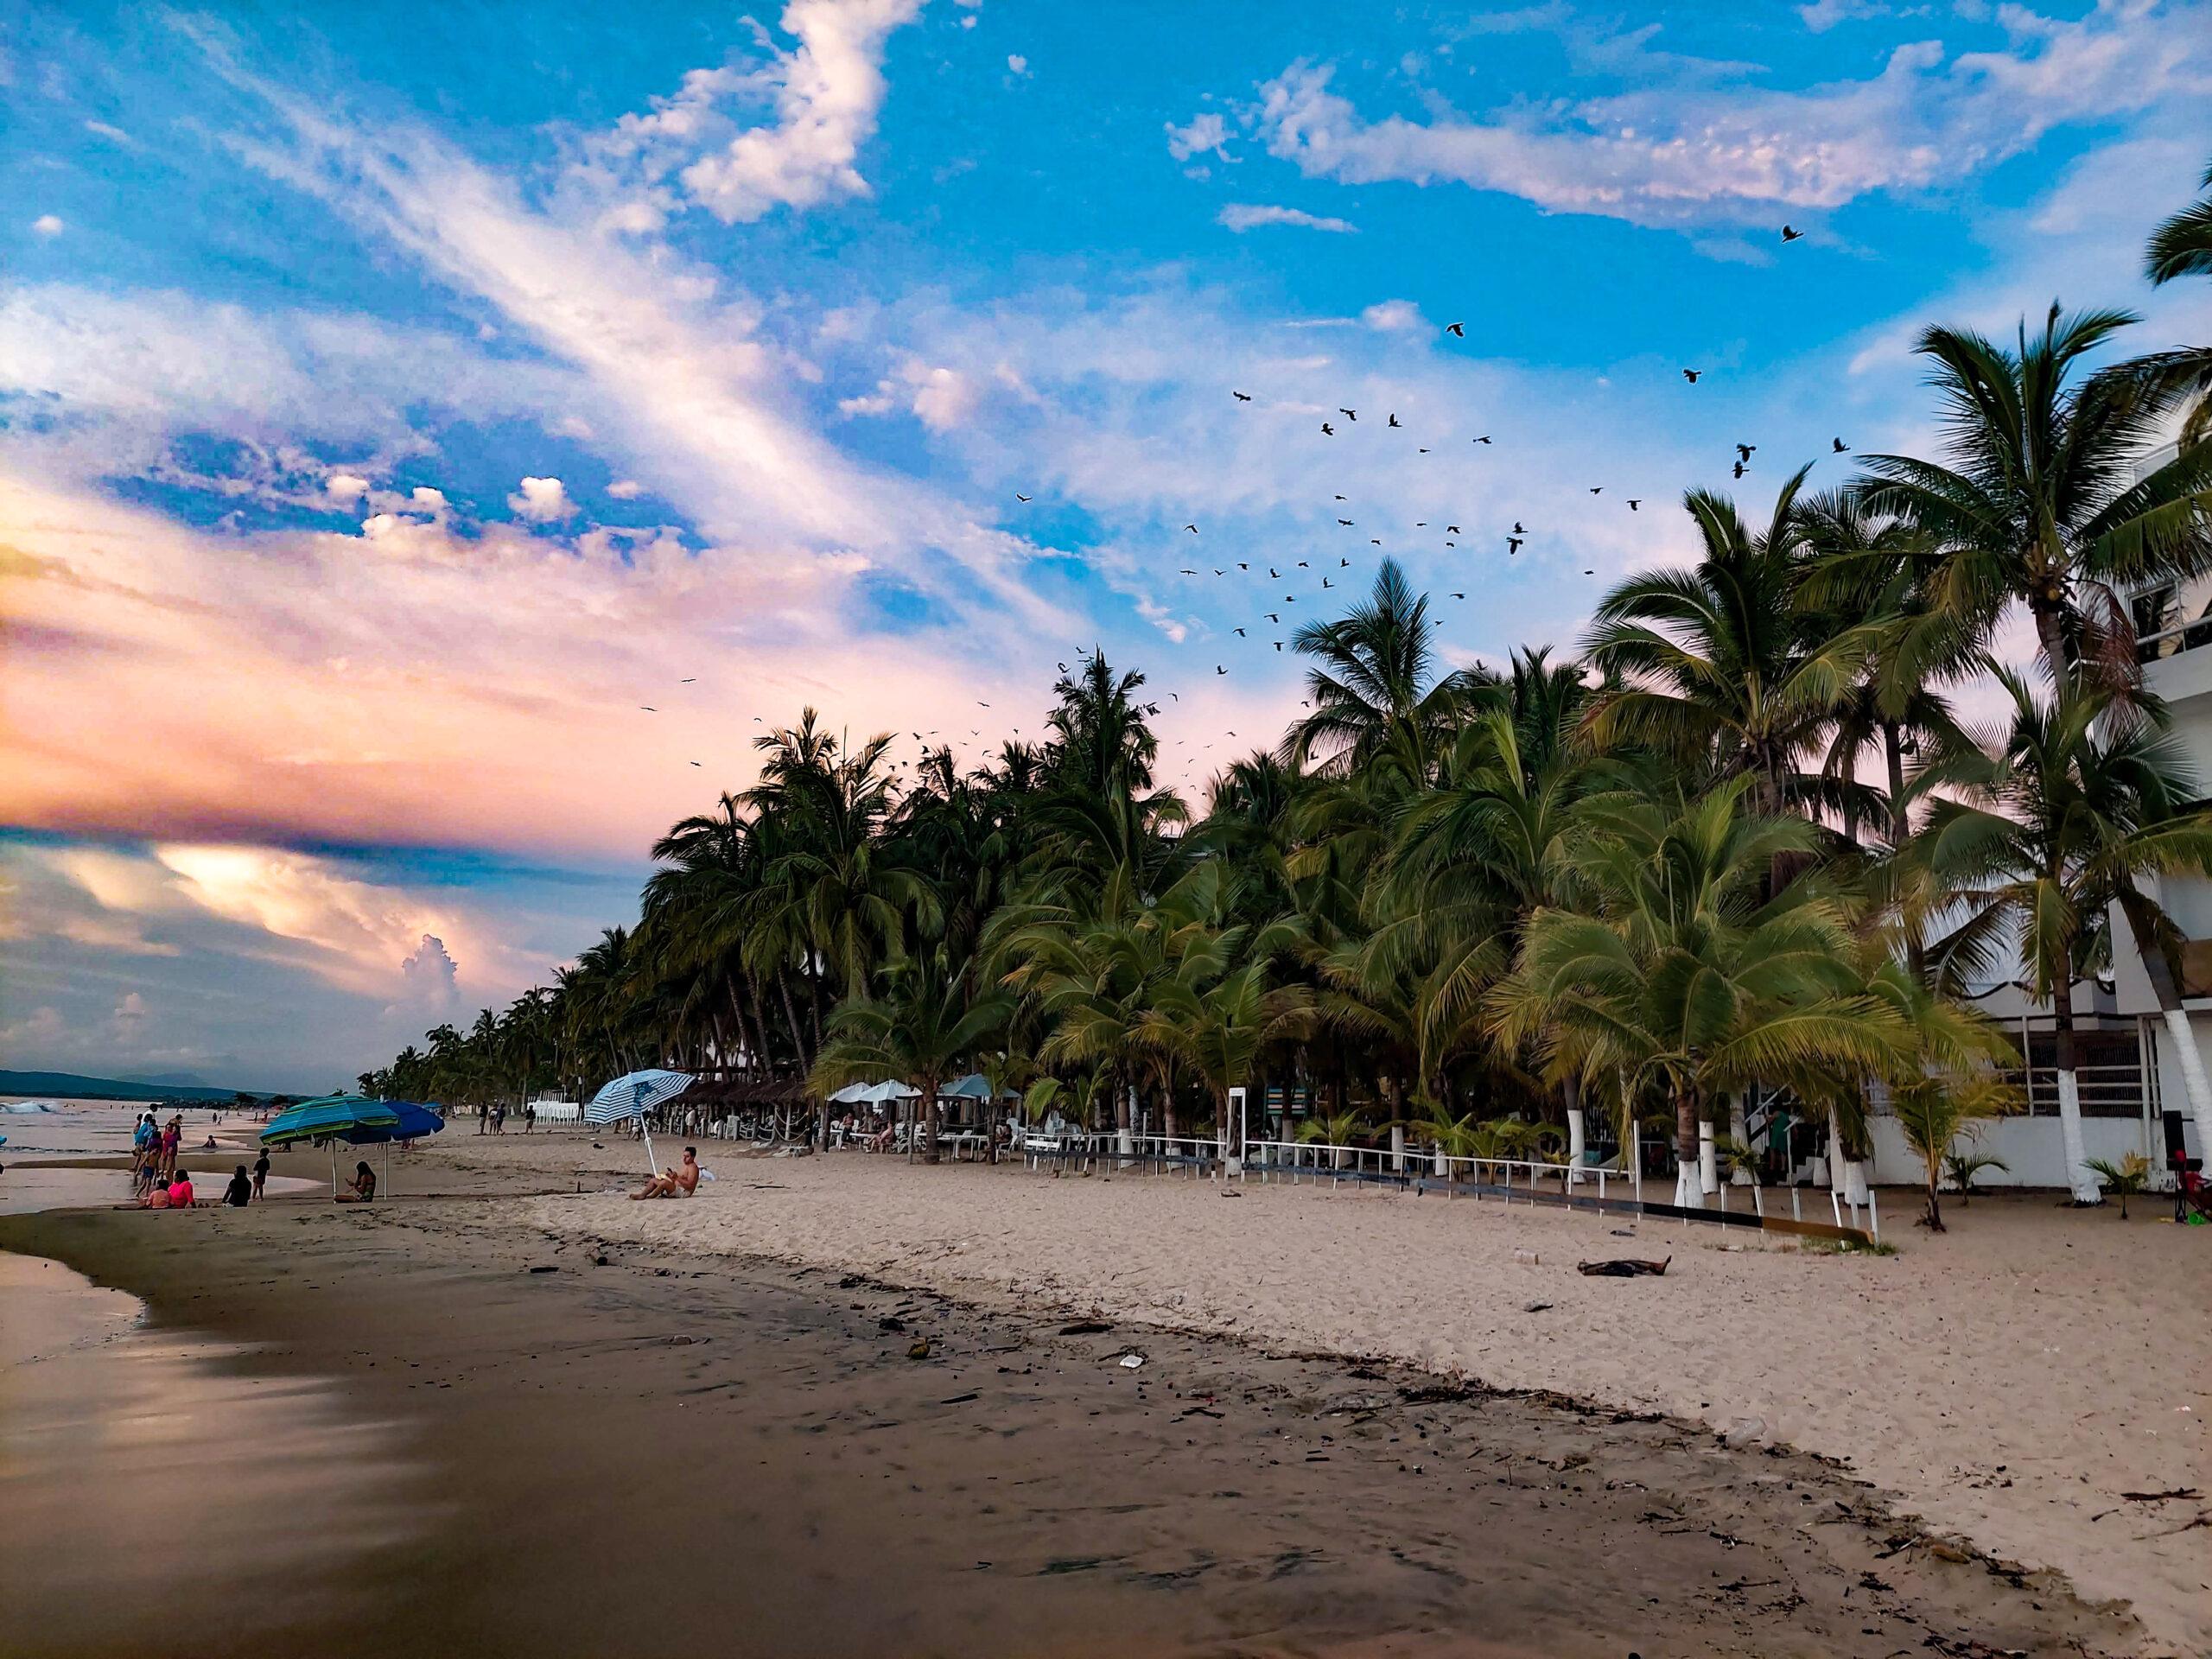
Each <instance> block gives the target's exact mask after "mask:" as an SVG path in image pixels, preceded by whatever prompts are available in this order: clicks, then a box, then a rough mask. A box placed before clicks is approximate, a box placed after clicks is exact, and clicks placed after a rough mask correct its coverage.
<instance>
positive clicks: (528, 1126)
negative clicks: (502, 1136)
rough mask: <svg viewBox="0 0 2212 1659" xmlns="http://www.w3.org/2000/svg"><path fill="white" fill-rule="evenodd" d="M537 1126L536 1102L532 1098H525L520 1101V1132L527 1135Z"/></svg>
mask: <svg viewBox="0 0 2212 1659" xmlns="http://www.w3.org/2000/svg"><path fill="white" fill-rule="evenodd" d="M536 1128H537V1102H536V1101H534V1100H526V1101H524V1102H523V1103H522V1132H523V1133H524V1135H528V1134H530V1133H531V1132H532V1131H533V1130H535V1129H536Z"/></svg>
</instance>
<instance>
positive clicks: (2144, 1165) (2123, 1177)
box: [2084, 1152, 2151, 1221]
mask: <svg viewBox="0 0 2212 1659" xmlns="http://www.w3.org/2000/svg"><path fill="white" fill-rule="evenodd" d="M2084 1161H2085V1162H2086V1163H2087V1164H2088V1168H2089V1171H2090V1173H2092V1174H2094V1176H2095V1177H2096V1178H2097V1185H2099V1186H2101V1187H2102V1188H2104V1190H2105V1191H2106V1192H2109V1193H2110V1194H2111V1195H2112V1196H2113V1198H2118V1199H2119V1200H2120V1219H2121V1220H2122V1221H2126V1219H2127V1199H2128V1195H2129V1194H2131V1193H2134V1192H2141V1191H2142V1190H2143V1189H2144V1188H2145V1187H2146V1186H2148V1185H2150V1184H2151V1160H2149V1159H2148V1158H2145V1156H2144V1155H2143V1154H2141V1153H2139V1152H2131V1153H2129V1154H2127V1156H2126V1157H2125V1158H2123V1159H2121V1160H2120V1161H2119V1162H2118V1163H2116V1164H2115V1163H2113V1161H2112V1160H2110V1159H2107V1158H2090V1159H2088V1160H2084Z"/></svg>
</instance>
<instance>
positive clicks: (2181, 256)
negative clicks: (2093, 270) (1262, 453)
mask: <svg viewBox="0 0 2212 1659" xmlns="http://www.w3.org/2000/svg"><path fill="white" fill-rule="evenodd" d="M2202 189H2203V190H2204V192H2205V194H2203V195H2202V196H2201V197H2199V198H2198V199H2197V200H2195V201H2193V202H2191V203H2190V205H2189V206H2188V207H2184V208H2183V209H2182V210H2181V211H2180V212H2179V213H2176V214H2175V215H2174V216H2173V217H2172V218H2171V219H2167V220H2165V221H2164V223H2163V224H2161V225H2160V226H2158V229H2157V230H2155V231H2153V232H2152V233H2151V245H2150V246H2149V247H2148V248H2147V249H2146V250H2145V253H2144V265H2145V275H2147V276H2148V277H2150V279H2151V280H2152V282H2153V283H2160V284H2163V283H2171V282H2173V281H2174V280H2176V279H2177V277H2212V167H2208V168H2205V169H2204V178H2203V181H2202ZM2190 358H2191V359H2193V360H2194V362H2195V364H2196V371H2197V374H2196V390H2197V391H2198V392H2199V393H2200V394H2205V395H2202V396H2200V397H2199V398H2198V401H2197V404H2196V408H2195V409H2193V410H2190V415H2189V418H2188V420H2187V421H2186V422H2184V423H2183V426H2182V442H2183V443H2201V442H2203V441H2204V440H2205V439H2207V438H2212V346H2199V347H2198V348H2197V349H2196V351H2194V352H2192V353H2190Z"/></svg>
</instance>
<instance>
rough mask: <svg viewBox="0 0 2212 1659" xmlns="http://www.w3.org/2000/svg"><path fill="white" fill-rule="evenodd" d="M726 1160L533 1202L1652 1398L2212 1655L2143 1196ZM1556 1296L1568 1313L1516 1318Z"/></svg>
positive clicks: (629, 1234)
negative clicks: (1780, 1200) (1803, 1200)
mask: <svg viewBox="0 0 2212 1659" xmlns="http://www.w3.org/2000/svg"><path fill="white" fill-rule="evenodd" d="M716 1151H717V1149H715V1148H711V1147H710V1148H709V1150H708V1152H707V1154H706V1156H707V1161H708V1162H709V1165H710V1166H711V1165H713V1164H714V1163H715V1162H716V1161H717V1160H716V1155H715V1154H716ZM437 1155H439V1156H441V1157H442V1158H448V1159H449V1160H453V1161H454V1162H455V1163H457V1164H461V1165H464V1166H469V1165H474V1166H481V1167H487V1168H488V1167H489V1166H493V1165H496V1164H505V1163H516V1164H522V1163H542V1164H543V1165H544V1166H546V1167H547V1168H548V1170H549V1171H550V1170H552V1169H554V1168H556V1167H557V1166H558V1165H559V1163H560V1162H561V1161H562V1160H559V1159H555V1160H547V1159H545V1157H544V1154H543V1152H542V1151H540V1150H538V1149H537V1148H532V1147H529V1146H527V1144H526V1143H525V1144H524V1145H517V1144H515V1143H514V1141H513V1138H512V1137H508V1138H507V1141H506V1142H505V1143H502V1142H500V1141H496V1140H485V1139H472V1138H471V1137H468V1136H465V1135H464V1136H461V1137H458V1138H457V1139H456V1140H455V1141H454V1142H452V1143H451V1144H450V1145H449V1146H448V1147H441V1148H440V1149H439V1153H438V1154H437ZM610 1155H611V1158H612V1160H613V1166H615V1167H617V1168H620V1167H622V1166H623V1161H624V1160H626V1159H633V1158H634V1152H633V1149H632V1148H630V1147H628V1146H627V1145H626V1144H625V1145H624V1146H622V1147H620V1148H619V1149H618V1148H613V1147H610V1149H609V1154H597V1156H601V1157H602V1158H606V1157H609V1156H610ZM720 1161H721V1163H722V1164H723V1165H724V1166H725V1167H726V1169H727V1170H728V1171H729V1172H730V1173H732V1176H733V1179H728V1180H725V1181H722V1182H718V1183H716V1184H715V1185H711V1186H709V1187H708V1188H707V1189H705V1190H704V1191H703V1192H702V1196H701V1197H700V1198H697V1199H696V1200H694V1201H692V1202H691V1203H690V1204H687V1205H632V1204H628V1203H626V1202H624V1201H622V1200H620V1198H612V1197H608V1196H606V1195H601V1196H596V1197H593V1196H584V1197H580V1198H543V1199H539V1200H537V1201H535V1202H533V1203H531V1204H530V1205H526V1206H524V1207H523V1209H524V1220H525V1222H526V1224H528V1225H531V1226H532V1227H539V1228H543V1229H545V1230H549V1231H555V1232H559V1233H561V1234H563V1235H564V1236H585V1237H592V1238H602V1239H607V1240H619V1241H625V1242H642V1243H655V1244H659V1245H666V1246H669V1247H671V1248H679V1249H684V1250H687V1251H693V1252H700V1251H714V1252H724V1253H730V1254H736V1255H770V1256H774V1257H777V1258H779V1259H782V1260H786V1261H791V1262H804V1263H807V1264H810V1265H814V1266H821V1267H829V1268H838V1269H840V1270H844V1271H852V1272H859V1273H865V1274H871V1275H874V1276H876V1277H880V1278H882V1279H884V1280H886V1281H889V1282H893V1283H899V1284H909V1285H916V1286H925V1287H931V1288H935V1289H938V1290H942V1291H945V1292H947V1293H949V1294H957V1295H962V1296H969V1297H976V1298H980V1299H982V1300H986V1301H988V1302H990V1303H993V1304H995V1305H1001V1306H1015V1307H1075V1308H1083V1309H1089V1310H1096V1311H1098V1312H1100V1313H1105V1314H1108V1315H1110V1316H1112V1317H1115V1318H1120V1319H1146V1320H1150V1321H1156V1322H1159V1323H1161V1324H1165V1325H1172V1326H1174V1327H1176V1328H1179V1329H1184V1330H1192V1331H1203V1332H1222V1333H1227V1334H1231V1335H1235V1336H1237V1337H1240V1338H1245V1339H1247V1340H1249V1341H1251V1342H1254V1343H1255V1344H1260V1345H1262V1346H1263V1347H1267V1348H1270V1349H1286V1348H1287V1349H1294V1350H1298V1351H1320V1352H1328V1353H1336V1354H1347V1355H1377V1356H1385V1357H1390V1358H1392V1359H1395V1360H1401V1361H1404V1362H1407V1363H1413V1364H1417V1365H1421V1366H1423V1367H1427V1368H1430V1369H1434V1370H1444V1371H1448V1372H1450V1373H1452V1374H1454V1375H1458V1376H1466V1377H1469V1378H1471V1379H1473V1380H1476V1381H1478V1382H1480V1383H1483V1384H1484V1385H1485V1386H1488V1387H1492V1388H1503V1389H1538V1390H1548V1391H1553V1392H1556V1393H1560V1394H1564V1395H1572V1396H1573V1397H1576V1398H1579V1399H1585V1400H1589V1401H1593V1402H1599V1403H1603V1404H1605V1405H1609V1406H1617V1407H1623V1408H1631V1409H1636V1410H1649V1411H1658V1412H1662V1413H1665V1414H1669V1415H1670V1416H1674V1417H1677V1418H1680V1419H1682V1420H1684V1421H1691V1422H1696V1423H1701V1424H1704V1425H1707V1426H1708V1427H1711V1428H1713V1429H1714V1430H1716V1431H1719V1432H1720V1433H1724V1434H1726V1435H1727V1436H1728V1437H1729V1438H1731V1439H1732V1440H1738V1441H1741V1442H1745V1443H1750V1444H1761V1445H1769V1444H1772V1445H1788V1446H1796V1447H1798V1448H1801V1449H1803V1450H1806V1451H1809V1452H1816V1453H1818V1454H1820V1455H1821V1456H1824V1457H1829V1458H1834V1459H1838V1460H1839V1461H1840V1462H1841V1463H1842V1464H1844V1465H1847V1467H1849V1468H1850V1469H1851V1470H1853V1471H1854V1472H1856V1473H1858V1474H1859V1475H1861V1476H1863V1477H1864V1478H1866V1479H1867V1480H1869V1481H1872V1482H1873V1483H1874V1484H1876V1485H1877V1486H1878V1487H1880V1488H1881V1489H1883V1490H1884V1491H1888V1492H1891V1493H1894V1494H1896V1495H1897V1497H1898V1499H1899V1500H1900V1501H1901V1502H1902V1503H1903V1504H1904V1506H1905V1507H1906V1508H1908V1509H1909V1510H1911V1511H1913V1512H1915V1513H1916V1514H1918V1515H1920V1516H1923V1518H1924V1519H1925V1520H1926V1522H1928V1524H1929V1526H1931V1527H1933V1528H1936V1529H1940V1530H1945V1531H1949V1532H1954V1533H1955V1534H1957V1535H1960V1536H1962V1537H1964V1538H1967V1539H1969V1540H1971V1541H1973V1542H1974V1544H1975V1545H1976V1546H1978V1547H1979V1548H1982V1549H1985V1550H1986V1551H1988V1552H1990V1553H1992V1554H1995V1555H1997V1556H1999V1557H2003V1558H2006V1559H2011V1560H2018V1561H2022V1562H2026V1563H2031V1564H2035V1565H2042V1566H2050V1567H2058V1568H2060V1569H2062V1570H2063V1571H2064V1572H2066V1573H2069V1575H2070V1576H2071V1577H2072V1578H2073V1580H2074V1581H2075V1583H2076V1585H2077V1586H2079V1587H2080V1588H2081V1590H2082V1592H2083V1593H2084V1594H2085V1595H2088V1596H2089V1597H2091V1598H2094V1599H2122V1600H2125V1601H2126V1602H2128V1603H2130V1604H2131V1605H2133V1607H2134V1608H2135V1609H2136V1611H2137V1612H2138V1613H2139V1615H2140V1616H2141V1617H2142V1618H2143V1619H2144V1621H2145V1625H2146V1627H2147V1628H2148V1629H2149V1630H2151V1631H2152V1632H2153V1633H2154V1636H2155V1637H2156V1638H2157V1639H2158V1640H2160V1641H2163V1642H2166V1643H2171V1644H2173V1646H2174V1648H2175V1650H2177V1651H2202V1650H2204V1649H2207V1648H2208V1647H2212V1546H2208V1544H2207V1542H2206V1539H2207V1534H2206V1532H2205V1530H2204V1529H2203V1528H2202V1527H2201V1526H2199V1527H2196V1528H2194V1529H2190V1528H2189V1526H2188V1523H2189V1522H2191V1521H2193V1520H2195V1519H2196V1517H2198V1516H2202V1515H2204V1514H2206V1513H2208V1506H2207V1505H2205V1504H2203V1503H2189V1502H2182V1501H2177V1502H2169V1503H2149V1504H2146V1503H2140V1502H2137V1501H2133V1500H2129V1499H2127V1498H2126V1497H2124V1496H2123V1494H2126V1493H2128V1492H2155V1491H2166V1490H2170V1489H2172V1488H2176V1487H2196V1488H2198V1489H2200V1490H2201V1489H2202V1487H2203V1486H2204V1484H2206V1483H2205V1475H2206V1471H2207V1469H2208V1466H2209V1465H2212V1459H2208V1441H2207V1438H2206V1430H2205V1421H2206V1417H2207V1414H2208V1413H2209V1412H2212V1332H2208V1331H2207V1328H2206V1326H2205V1324H2204V1320H2203V1310H2204V1308H2205V1307H2206V1306H2207V1305H2208V1302H2212V1294H2208V1293H2212V1260H2208V1256H2207V1253H2206V1252H2205V1251H2204V1250H2202V1249H2197V1248H2195V1247H2196V1245H2197V1244H2198V1243H2199V1240H2198V1237H2197V1236H2196V1234H2195V1232H2194V1231H2191V1232H2190V1233H2186V1234H2181V1235H2177V1233H2176V1231H2175V1230H2174V1229H2173V1228H2172V1226H2171V1224H2168V1223H2166V1222H2164V1221H2162V1220H2160V1219H2159V1217H2160V1216H2161V1215H2162V1214H2163V1213H2164V1211H2163V1209H2162V1207H2161V1206H2160V1205H2158V1204H2156V1203H2154V1202H2142V1203H2139V1204H2138V1205H2136V1206H2135V1210H2134V1215H2133V1219H2131V1220H2130V1221H2128V1222H2126V1223H2122V1222H2121V1221H2120V1220H2119V1218H2118V1217H2117V1215H2116V1214H2114V1213H2113V1212H2111V1211H2100V1212H2094V1213H2074V1212H2069V1211H2059V1210H2056V1209H2054V1208H2052V1206H2051V1205H2050V1200H2049V1199H2048V1198H2044V1197H2041V1196H2037V1197H2032V1198H1980V1199H1976V1200H1974V1202H1973V1203H1972V1205H1970V1206H1968V1207H1967V1208H1965V1209H1963V1210H1956V1211H1954V1213H1953V1214H1952V1216H1951V1221H1952V1228H1951V1230H1950V1231H1949V1232H1948V1233H1947V1234H1945V1235H1943V1236H1940V1237H1935V1236H1929V1235H1928V1234H1927V1233H1926V1232H1925V1231H1924V1230H1918V1229H1915V1228H1913V1227H1911V1226H1910V1224H1909V1222H1908V1220H1907V1218H1908V1217H1910V1214H1911V1213H1912V1211H1910V1208H1909V1207H1908V1204H1909V1195H1906V1194H1903V1193H1895V1194H1891V1195H1890V1215H1891V1224H1890V1236H1891V1237H1892V1238H1893V1239H1895V1240H1896V1241H1897V1246H1898V1249H1897V1255H1894V1256H1887V1257H1870V1256H1863V1255H1847V1256H1838V1255H1817V1254H1814V1255H1808V1254H1805V1253H1802V1252H1798V1251H1795V1250H1777V1249H1762V1248H1759V1247H1758V1245H1757V1244H1756V1243H1753V1244H1751V1245H1749V1246H1745V1245H1744V1244H1743V1242H1742V1241H1740V1240H1736V1239H1730V1240H1728V1241H1726V1245H1734V1246H1737V1247H1738V1248H1726V1246H1725V1245H1724V1243H1723V1241H1721V1240H1719V1239H1716V1238H1714V1237H1713V1236H1709V1235H1708V1234H1707V1233H1705V1232H1702V1231H1699V1232H1691V1231H1688V1230H1684V1229H1682V1228H1681V1227H1680V1226H1669V1225H1667V1224H1653V1223H1649V1222H1646V1223H1644V1224H1641V1225H1640V1226H1638V1227H1637V1228H1635V1229H1634V1231H1635V1233H1636V1235H1637V1236H1635V1237H1634V1238H1632V1239H1629V1238H1620V1237H1616V1236H1612V1234H1613V1227H1612V1224H1609V1223H1605V1222H1602V1221H1600V1220H1599V1219H1598V1218H1596V1217H1587V1216H1565V1215H1560V1214H1556V1213H1553V1212H1550V1211H1538V1210H1532V1209H1530V1208H1529V1207H1528V1206H1525V1205H1521V1206H1512V1207H1509V1206H1506V1205H1500V1204H1497V1203H1495V1202H1484V1203H1472V1202H1468V1201H1465V1200H1446V1199H1444V1198H1438V1197H1433V1196H1431V1197H1427V1198H1406V1197H1401V1196H1396V1195H1391V1194H1386V1193H1383V1192H1376V1191H1373V1190H1363V1189H1355V1188H1351V1187H1345V1188H1340V1189H1331V1188H1328V1187H1326V1186H1318V1185H1305V1186H1299V1187H1290V1186H1282V1185H1261V1184H1257V1183H1255V1184H1253V1185H1250V1186H1249V1187H1248V1188H1246V1189H1245V1192H1244V1196H1243V1198H1238V1199H1234V1200H1224V1198H1222V1197H1221V1196H1220V1195H1219V1194H1218V1193H1217V1192H1215V1191H1214V1190H1212V1189H1211V1188H1210V1187H1208V1186H1206V1185H1200V1184H1193V1183H1190V1182H1187V1181H1178V1180H1174V1179H1162V1178H1156V1177H1152V1178H1144V1179H1133V1178H1122V1179H1111V1178H1107V1177H1094V1178H1090V1179H1079V1178H1073V1177H1071V1178H1068V1179H1051V1178H1049V1177H1048V1176H1045V1175H1042V1174H1037V1173H1031V1172H1029V1171H1027V1170H1023V1169H1019V1168H1000V1169H990V1168H984V1167H978V1166H943V1167H939V1168H937V1169H933V1170H915V1169H912V1168H909V1167H908V1166H906V1165H905V1164H903V1163H901V1162H899V1161H897V1160H891V1159H875V1158H868V1157H864V1156H859V1155H854V1154H845V1155H832V1156H830V1157H829V1158H825V1159H779V1160H772V1161H765V1162H754V1161H750V1160H738V1159H734V1158H733V1157H731V1156H730V1154H728V1153H723V1154H721V1160H720ZM1522 1250H1526V1251H1532V1252H1535V1255H1537V1257H1538V1261H1537V1262H1536V1263H1535V1265H1528V1264H1525V1263H1522V1262H1517V1261H1516V1251H1522ZM1601 1255H1649V1256H1665V1255H1672V1256H1673V1257H1674V1258H1675V1265H1674V1267H1673V1268H1672V1269H1671V1270H1670V1271H1669V1274H1668V1275H1667V1276H1666V1277H1665V1278H1664V1279H1663V1280H1649V1279H1646V1280H1632V1281H1616V1280H1605V1279H1587V1278H1585V1277H1583V1276H1582V1275H1581V1274H1578V1273H1576V1272H1575V1271H1574V1262H1576V1261H1577V1260H1578V1259H1585V1258H1589V1257H1594V1256H1601ZM1535 1301H1542V1302H1545V1303H1548V1304H1549V1306H1547V1307H1546V1308H1544V1309H1543V1310H1542V1311H1541V1312H1540V1313H1530V1312H1528V1311H1526V1310H1527V1307H1528V1305H1529V1303H1531V1302H1535ZM2031 1378H2032V1379H2033V1382H2032V1384H2031V1383H2028V1382H2027V1379H2031Z"/></svg>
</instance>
